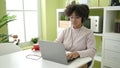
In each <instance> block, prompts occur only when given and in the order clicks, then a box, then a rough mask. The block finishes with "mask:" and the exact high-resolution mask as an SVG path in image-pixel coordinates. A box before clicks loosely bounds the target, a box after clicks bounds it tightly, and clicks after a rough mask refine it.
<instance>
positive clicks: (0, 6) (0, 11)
mask: <svg viewBox="0 0 120 68" xmlns="http://www.w3.org/2000/svg"><path fill="white" fill-rule="evenodd" d="M5 14H6V5H5V0H0V18H1V17H2V16H3V15H5ZM0 33H6V34H7V33H8V31H7V25H5V26H4V27H2V28H0Z"/></svg>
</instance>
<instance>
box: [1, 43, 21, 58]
mask: <svg viewBox="0 0 120 68" xmlns="http://www.w3.org/2000/svg"><path fill="white" fill-rule="evenodd" d="M17 51H21V49H20V47H19V46H17V45H15V44H13V43H0V56H1V55H5V54H10V53H13V52H17Z"/></svg>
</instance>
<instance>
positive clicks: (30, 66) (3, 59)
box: [0, 50, 92, 68]
mask: <svg viewBox="0 0 120 68" xmlns="http://www.w3.org/2000/svg"><path fill="white" fill-rule="evenodd" d="M29 54H36V55H39V56H41V54H40V51H38V52H34V51H32V50H24V51H20V52H16V53H12V54H8V55H3V56H0V68H77V67H78V66H81V65H83V64H86V63H87V62H89V61H91V60H92V59H91V58H90V57H86V58H79V59H76V60H75V61H73V62H72V63H71V64H69V65H64V64H59V63H55V62H52V61H48V60H44V59H42V58H40V59H39V60H32V59H28V58H26V56H27V55H29Z"/></svg>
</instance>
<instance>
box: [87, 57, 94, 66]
mask: <svg viewBox="0 0 120 68" xmlns="http://www.w3.org/2000/svg"><path fill="white" fill-rule="evenodd" d="M93 65H94V59H93V60H92V62H91V64H90V66H89V67H88V68H93Z"/></svg>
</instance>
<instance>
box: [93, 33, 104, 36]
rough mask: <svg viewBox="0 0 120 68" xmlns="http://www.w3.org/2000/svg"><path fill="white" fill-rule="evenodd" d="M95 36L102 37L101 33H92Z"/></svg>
mask: <svg viewBox="0 0 120 68" xmlns="http://www.w3.org/2000/svg"><path fill="white" fill-rule="evenodd" d="M94 35H95V36H102V35H103V34H102V33H94Z"/></svg>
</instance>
